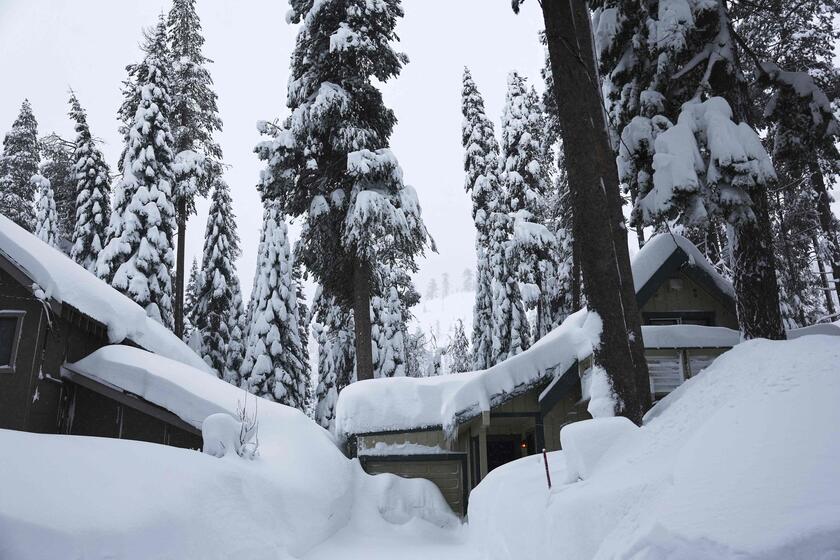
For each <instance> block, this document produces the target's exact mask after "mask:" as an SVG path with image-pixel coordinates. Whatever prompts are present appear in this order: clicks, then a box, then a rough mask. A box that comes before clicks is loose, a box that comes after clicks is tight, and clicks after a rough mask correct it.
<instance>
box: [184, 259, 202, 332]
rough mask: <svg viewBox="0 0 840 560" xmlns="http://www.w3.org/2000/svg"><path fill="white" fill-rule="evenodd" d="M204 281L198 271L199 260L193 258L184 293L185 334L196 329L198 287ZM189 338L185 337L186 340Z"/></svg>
mask: <svg viewBox="0 0 840 560" xmlns="http://www.w3.org/2000/svg"><path fill="white" fill-rule="evenodd" d="M203 283H204V280H203V279H202V277H201V273H200V272H199V271H198V259H196V258H195V257H193V260H192V266H191V267H190V276H189V280H188V281H187V289H186V290H185V293H184V311H185V313H184V321H185V327H184V333H187V334H188V333H191V332H192V330H193V329H194V328H195V326H194V325H193V318H195V315H196V302H197V300H198V286H199V284H203ZM186 339H187V337H186V336H184V340H186Z"/></svg>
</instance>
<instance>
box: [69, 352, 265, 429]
mask: <svg viewBox="0 0 840 560" xmlns="http://www.w3.org/2000/svg"><path fill="white" fill-rule="evenodd" d="M67 367H68V368H69V369H70V370H71V371H74V372H78V373H81V374H83V375H84V376H85V377H88V378H90V379H93V380H95V381H101V382H104V383H105V384H107V385H111V386H113V387H116V388H117V389H120V390H122V391H125V392H128V393H132V394H134V395H137V396H139V397H142V398H144V399H146V400H147V401H149V402H151V403H154V404H156V405H158V406H160V407H162V408H165V409H166V410H168V411H170V412H172V413H173V414H175V415H177V416H178V417H180V418H181V420H183V421H184V422H186V423H187V424H190V425H192V426H194V427H196V428H198V429H201V423H202V422H203V421H204V419H205V418H207V417H208V416H210V415H211V414H215V413H217V412H228V413H230V414H232V415H236V413H237V410H238V407H239V406H240V405H241V404H243V403H244V402H245V400H246V398H249V397H250V403H253V401H254V397H253V396H252V395H249V393H248V392H246V391H243V390H242V389H240V388H239V387H235V386H233V385H231V384H230V383H228V382H226V381H222V380H221V379H218V378H217V377H215V376H208V375H207V374H206V373H205V372H204V371H203V370H199V369H196V368H194V367H190V366H188V365H186V364H183V363H181V362H178V361H176V360H170V359H169V358H166V357H164V356H159V355H157V354H152V353H150V352H146V351H145V350H141V349H139V348H133V347H131V346H123V345H119V344H114V345H111V346H103V347H102V348H100V349H99V350H97V351H95V352H94V353H93V354H90V355H89V356H87V357H85V358H82V359H81V360H79V361H78V362H75V363H73V364H69V365H68V366H67ZM265 402H268V401H265ZM250 403H249V404H250ZM259 404H260V406H262V405H263V401H262V400H260V401H259Z"/></svg>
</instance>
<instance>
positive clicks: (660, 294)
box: [640, 272, 738, 329]
mask: <svg viewBox="0 0 840 560" xmlns="http://www.w3.org/2000/svg"><path fill="white" fill-rule="evenodd" d="M672 278H676V279H679V280H681V281H682V288H681V289H675V288H674V287H672V286H671V282H670V279H668V280H666V281H665V282H663V283H662V285H661V286H659V289H657V290H656V292H655V293H654V295H653V296H652V297H651V298H650V299H649V300H648V301H647V302H645V304H644V306H642V309H641V310H640V311H641V313H642V318H644V314H645V313H651V312H666V313H668V312H676V311H711V312H714V314H715V325H713V326H717V327H728V328H730V329H737V328H738V318H737V317H736V316H735V314H734V313H733V311H732V310H731V309H729V308H728V307H727V306H726V305H724V304H723V303H722V302H721V301H720V300H718V299H717V298H716V297H714V296H712V294H710V293H709V292H708V291H706V289H705V288H703V287H702V286H701V285H700V284H698V283H696V282H695V281H694V280H692V279H691V278H689V277H688V276H686V275H685V274H684V273H683V272H678V273H677V274H676V275H675V276H673V277H672ZM643 323H644V321H643Z"/></svg>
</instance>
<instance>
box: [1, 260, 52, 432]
mask: <svg viewBox="0 0 840 560" xmlns="http://www.w3.org/2000/svg"><path fill="white" fill-rule="evenodd" d="M0 310H3V311H23V312H24V313H25V315H24V316H23V325H22V329H21V336H20V342H19V344H18V349H17V360H16V362H15V370H14V371H13V372H10V373H0V428H5V429H11V430H26V429H28V426H29V417H30V414H31V413H33V412H34V413H35V414H36V415H37V414H38V413H39V411H41V410H43V408H44V403H43V402H39V401H40V398H41V396H40V395H39V398H38V399H34V398H33V397H34V395H35V389H36V388H37V386H38V385H39V383H38V372H39V370H40V365H41V358H42V351H43V345H44V336H45V333H46V312H45V311H44V306H43V304H42V302H41V301H40V300H38V299H37V298H35V297H34V296H33V295H32V293H31V292H30V291H29V290H28V289H26V288H24V287H23V286H21V285H20V284H19V283H18V282H17V280H15V279H14V278H12V276H11V275H9V274H8V273H7V272H6V271H5V270H2V269H0ZM44 398H45V399H46V398H47V397H46V395H44Z"/></svg>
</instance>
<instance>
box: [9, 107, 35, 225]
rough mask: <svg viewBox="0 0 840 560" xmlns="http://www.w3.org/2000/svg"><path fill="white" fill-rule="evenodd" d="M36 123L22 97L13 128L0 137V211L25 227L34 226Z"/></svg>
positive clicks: (30, 109) (30, 108)
mask: <svg viewBox="0 0 840 560" xmlns="http://www.w3.org/2000/svg"><path fill="white" fill-rule="evenodd" d="M40 159H41V158H40V145H39V143H38V123H37V122H36V121H35V115H33V114H32V105H30V104H29V100H28V99H24V101H23V104H22V105H21V107H20V113H19V114H18V116H17V118H16V119H15V122H14V123H12V128H11V130H9V132H7V133H6V136H5V137H4V138H3V156H2V157H0V214H3V215H5V216H6V217H7V218H9V219H10V220H12V221H13V222H15V223H16V224H17V225H19V226H21V227H22V228H24V229H27V230H29V231H33V230H34V228H35V186H34V185H33V184H32V182H31V181H30V179H32V176H33V175H35V174H37V173H38V163H39V162H40Z"/></svg>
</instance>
